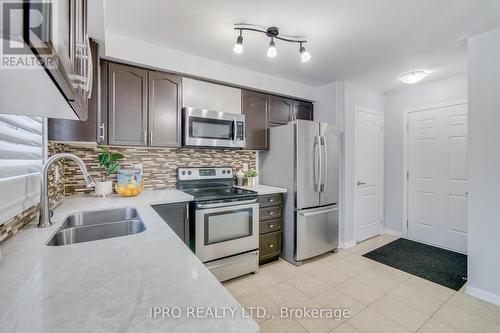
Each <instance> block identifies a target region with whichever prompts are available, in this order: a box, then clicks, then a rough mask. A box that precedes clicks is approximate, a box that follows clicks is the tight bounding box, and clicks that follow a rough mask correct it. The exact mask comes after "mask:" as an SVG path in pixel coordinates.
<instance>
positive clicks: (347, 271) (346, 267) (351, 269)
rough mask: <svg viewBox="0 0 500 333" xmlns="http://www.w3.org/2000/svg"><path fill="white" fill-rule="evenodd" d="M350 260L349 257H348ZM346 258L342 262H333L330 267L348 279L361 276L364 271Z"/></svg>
mask: <svg viewBox="0 0 500 333" xmlns="http://www.w3.org/2000/svg"><path fill="white" fill-rule="evenodd" d="M346 258H348V257H346ZM346 258H342V259H340V260H336V261H332V262H330V263H329V266H330V267H332V268H333V269H335V270H337V271H338V272H340V273H342V274H344V275H347V277H353V276H355V275H359V274H361V273H362V272H363V271H364V270H363V269H361V268H359V267H358V266H356V265H354V264H353V263H350V262H349V261H347V260H346Z"/></svg>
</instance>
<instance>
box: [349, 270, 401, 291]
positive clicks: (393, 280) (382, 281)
mask: <svg viewBox="0 0 500 333" xmlns="http://www.w3.org/2000/svg"><path fill="white" fill-rule="evenodd" d="M354 278H355V279H356V280H357V281H359V282H362V283H364V284H366V285H368V286H370V287H372V288H375V289H377V290H378V291H381V292H383V293H388V292H389V291H391V290H392V289H394V288H396V287H398V286H400V285H401V284H403V283H404V282H405V281H407V280H408V278H407V277H402V276H400V275H396V274H384V273H382V272H380V271H377V270H368V271H366V272H363V273H361V274H360V275H357V276H355V277H354Z"/></svg>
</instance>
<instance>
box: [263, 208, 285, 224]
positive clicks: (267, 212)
mask: <svg viewBox="0 0 500 333" xmlns="http://www.w3.org/2000/svg"><path fill="white" fill-rule="evenodd" d="M279 217H281V206H275V207H267V208H261V209H260V210H259V219H260V221H263V220H269V219H276V218H279Z"/></svg>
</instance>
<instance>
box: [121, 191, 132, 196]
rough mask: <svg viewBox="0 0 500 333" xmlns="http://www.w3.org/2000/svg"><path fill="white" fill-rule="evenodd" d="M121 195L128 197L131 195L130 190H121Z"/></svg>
mask: <svg viewBox="0 0 500 333" xmlns="http://www.w3.org/2000/svg"><path fill="white" fill-rule="evenodd" d="M123 195H124V196H126V197H130V196H131V195H132V190H129V189H125V190H124V191H123Z"/></svg>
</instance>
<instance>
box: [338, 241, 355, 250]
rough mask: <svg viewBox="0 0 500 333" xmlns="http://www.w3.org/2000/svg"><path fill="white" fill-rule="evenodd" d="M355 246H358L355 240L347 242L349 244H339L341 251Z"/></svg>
mask: <svg viewBox="0 0 500 333" xmlns="http://www.w3.org/2000/svg"><path fill="white" fill-rule="evenodd" d="M354 245H356V241H354V240H351V241H347V242H340V244H339V246H340V248H341V249H348V248H350V247H353V246H354Z"/></svg>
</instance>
